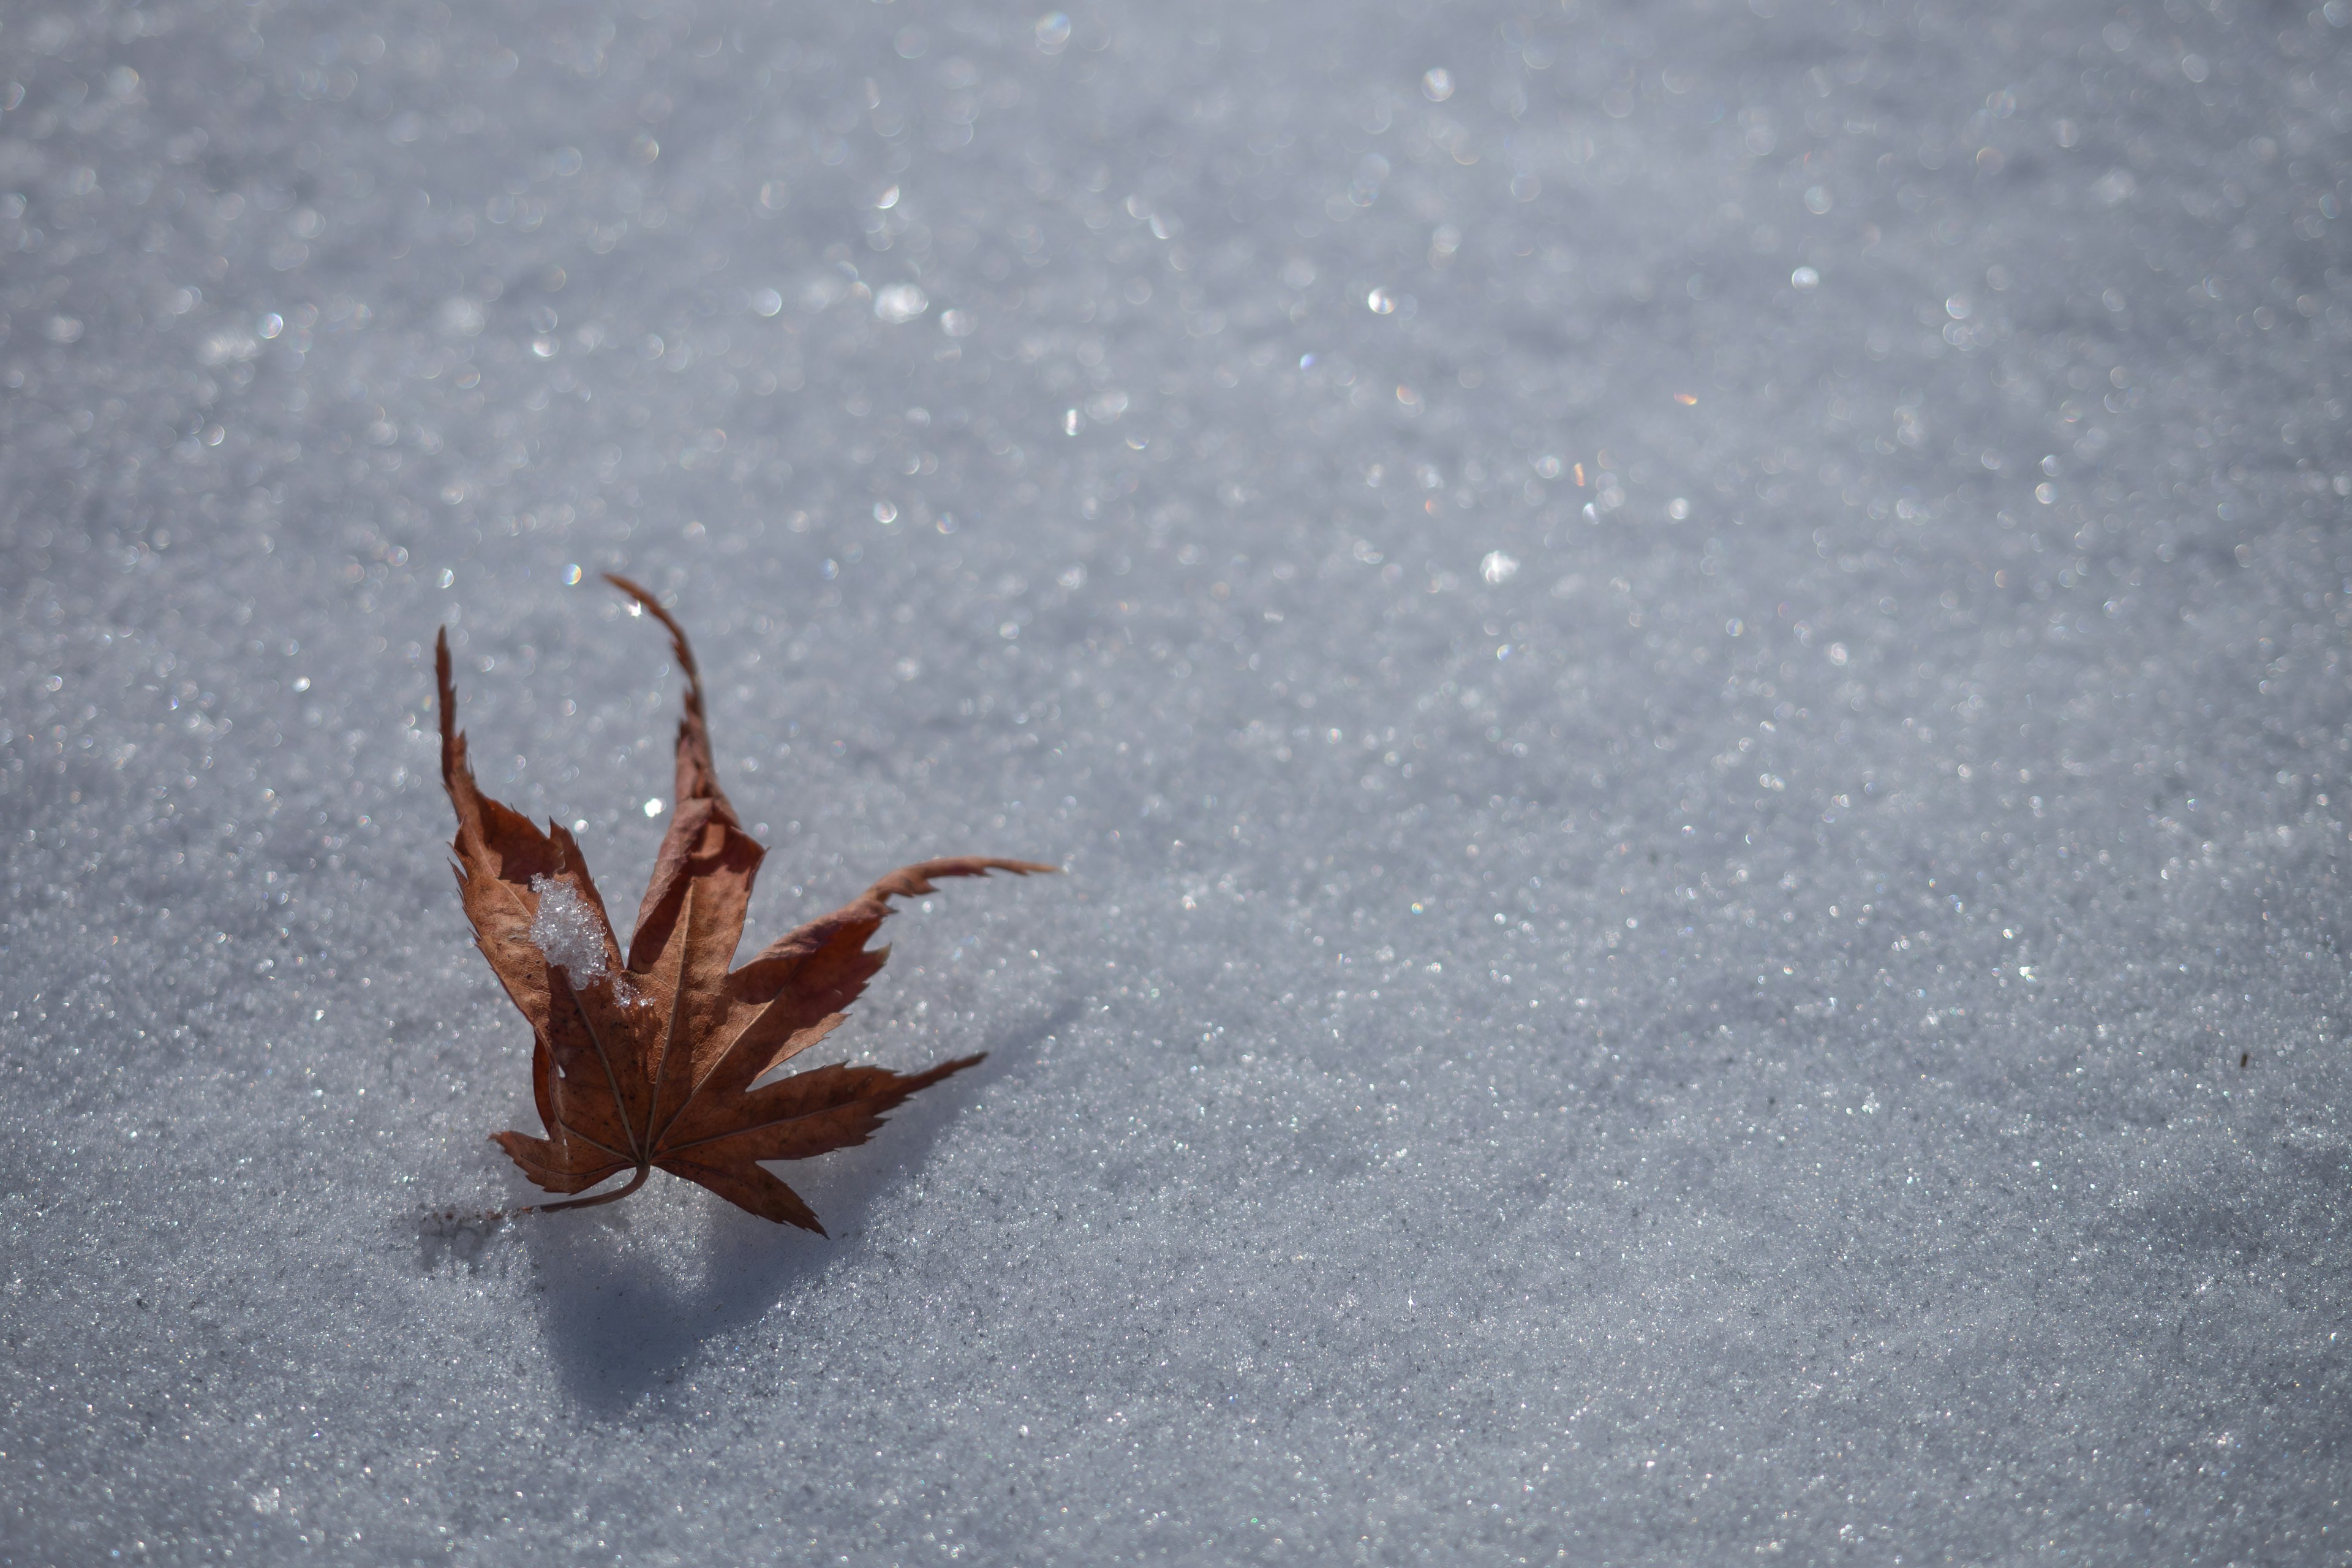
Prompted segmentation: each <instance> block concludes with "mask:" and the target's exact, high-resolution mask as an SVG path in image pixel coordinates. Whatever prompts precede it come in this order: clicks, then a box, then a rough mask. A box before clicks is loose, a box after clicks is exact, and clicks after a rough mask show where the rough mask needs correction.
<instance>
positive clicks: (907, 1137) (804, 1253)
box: [524, 1001, 1080, 1416]
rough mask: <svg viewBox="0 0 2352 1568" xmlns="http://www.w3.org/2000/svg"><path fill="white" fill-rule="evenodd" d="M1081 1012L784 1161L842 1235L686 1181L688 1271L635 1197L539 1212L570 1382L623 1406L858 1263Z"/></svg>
mask: <svg viewBox="0 0 2352 1568" xmlns="http://www.w3.org/2000/svg"><path fill="white" fill-rule="evenodd" d="M1079 1009H1080V1005H1079V1004H1078V1003H1076V1002H1075V1001H1072V1002H1065V1003H1064V1004H1062V1005H1060V1006H1058V1007H1056V1008H1055V1010H1054V1011H1053V1012H1052V1013H1051V1014H1049V1015H1048V1016H1045V1018H1044V1019H1042V1020H1040V1021H1037V1022H1035V1023H1030V1024H1024V1025H1022V1026H1019V1027H1017V1028H1013V1029H1011V1030H1008V1031H1007V1032H1006V1033H1005V1034H1004V1035H1003V1036H1002V1037H999V1038H998V1039H996V1040H995V1041H993V1042H991V1043H990V1044H989V1045H988V1046H987V1047H986V1049H987V1051H988V1059H987V1060H986V1061H984V1062H982V1063H981V1064H980V1065H979V1066H978V1067H976V1068H971V1069H969V1070H967V1071H965V1072H962V1073H960V1074H958V1075H957V1076H956V1077H954V1078H952V1079H949V1080H948V1081H947V1082H945V1083H943V1084H940V1085H938V1086H937V1087H935V1088H934V1089H930V1090H929V1092H927V1093H924V1094H921V1095H918V1096H917V1097H916V1098H915V1099H913V1100H909V1101H908V1103H907V1104H906V1105H905V1106H904V1107H902V1108H901V1109H900V1110H898V1111H896V1112H894V1113H893V1114H892V1116H891V1118H890V1121H889V1122H888V1123H887V1125H886V1126H885V1127H884V1128H883V1129H882V1131H879V1132H877V1134H876V1135H875V1137H874V1140H873V1142H869V1143H866V1144H865V1145H863V1146H862V1147H859V1148H856V1149H845V1150H839V1151H836V1152H834V1153H831V1154H827V1155H825V1156H824V1157H823V1158H822V1159H820V1160H816V1161H811V1162H808V1163H805V1164H790V1165H778V1166H777V1167H776V1169H777V1173H779V1174H781V1175H782V1176H783V1177H784V1178H785V1179H786V1180H787V1181H790V1182H791V1183H792V1184H793V1185H794V1186H795V1187H796V1188H798V1189H799V1190H800V1192H801V1193H802V1194H803V1196H804V1197H806V1198H807V1199H808V1201H809V1203H810V1205H811V1206H812V1207H814V1209H815V1210H816V1211H817V1214H818V1216H819V1217H820V1218H822V1219H823V1220H824V1225H825V1228H826V1229H827V1230H828V1231H830V1232H831V1233H832V1238H831V1239H830V1240H828V1239H827V1238H825V1237H818V1236H812V1235H810V1234H808V1233H807V1232H804V1231H799V1230H793V1229H791V1228H788V1227H786V1226H776V1225H771V1224H769V1223H767V1222H766V1221H764V1220H761V1219H759V1218H757V1217H755V1216H753V1215H748V1214H745V1213H743V1212H742V1211H741V1210H740V1209H737V1208H734V1207H731V1206H730V1205H727V1204H726V1203H724V1202H722V1201H720V1200H719V1199H718V1198H716V1197H713V1196H710V1195H709V1194H705V1193H703V1192H701V1191H700V1190H699V1189H698V1188H693V1187H691V1186H688V1185H687V1184H678V1185H679V1186H680V1187H681V1188H682V1189H683V1190H684V1191H685V1192H686V1193H688V1194H690V1197H689V1199H688V1208H687V1210H686V1212H687V1213H688V1214H698V1215H700V1216H701V1219H702V1223H703V1224H704V1226H705V1234H704V1237H703V1239H702V1243H701V1247H700V1252H701V1257H700V1262H701V1277H700V1278H699V1279H681V1278H680V1277H679V1276H678V1273H677V1268H676V1259H677V1246H676V1245H675V1238H674V1237H672V1236H670V1235H667V1234H663V1233H662V1232H661V1231H660V1228H659V1227H658V1226H647V1225H646V1224H645V1222H644V1219H643V1216H642V1215H641V1214H640V1215H632V1214H630V1213H629V1212H627V1211H628V1210H629V1209H630V1208H631V1206H632V1205H631V1204H615V1205H611V1206H609V1207H605V1208H597V1209H588V1210H583V1211H580V1212H577V1213H574V1214H559V1215H544V1216H540V1219H539V1223H536V1224H533V1225H531V1226H529V1227H528V1228H527V1231H526V1234H525V1237H524V1245H525V1247H527V1248H528V1249H529V1251H530V1257H531V1261H532V1263H533V1266H534V1267H535V1268H536V1269H537V1273H538V1279H539V1280H540V1282H541V1289H542V1291H543V1292H544V1294H543V1295H542V1296H541V1301H542V1303H543V1306H542V1310H543V1313H544V1321H545V1325H546V1329H547V1337H548V1342H549V1346H550V1349H551V1352H552V1355H553V1359H554V1362H555V1364H556V1367H557V1370H558V1373H559V1374H560V1375H561V1377H562V1382H563V1384H564V1386H565V1388H566V1390H567V1391H568V1392H569V1393H570V1394H572V1397H574V1398H575V1399H577V1400H578V1401H579V1402H580V1403H581V1405H583V1406H584V1407H586V1409H587V1410H588V1411H589V1412H590V1413H591V1414H593V1415H599V1416H613V1415H621V1414H622V1413H624V1412H625V1411H627V1410H628V1409H630V1408H631V1407H632V1406H634V1405H636V1404H637V1403H638V1402H639V1400H641V1399H642V1398H643V1397H644V1396H645V1395H646V1394H649V1393H652V1392H653V1391H654V1390H656V1388H658V1387H660V1386H662V1385H664V1384H668V1383H671V1382H675V1381H676V1380H677V1377H678V1375H679V1374H680V1373H681V1372H682V1371H683V1370H684V1369H685V1367H686V1366H687V1364H688V1363H690V1362H691V1361H692V1359H693V1358H694V1356H695V1355H696V1353H697V1352H698V1351H699V1350H700V1349H701V1347H702V1345H703V1344H704V1343H705V1342H708V1341H709V1340H711V1339H714V1338H717V1337H719V1336H721V1335H724V1334H727V1333H730V1332H731V1331H736V1330H739V1329H741V1328H744V1327H746V1326H748V1325H750V1324H751V1323H754V1322H757V1321H759V1320H760V1319H761V1317H763V1316H765V1315H766V1314H767V1312H768V1311H769V1310H770V1309H771V1308H772V1307H773V1306H775V1304H776V1303H777V1302H778V1301H780V1300H783V1299H785V1298H786V1297H788V1296H790V1295H791V1294H793V1292H794V1291H796V1290H798V1289H802V1288H803V1286H805V1285H806V1284H807V1283H808V1282H809V1281H811V1280H813V1279H815V1278H816V1277H817V1276H818V1275H820V1274H822V1273H824V1271H825V1270H827V1269H832V1268H846V1267H849V1266H852V1265H853V1264H855V1263H856V1261H857V1260H858V1259H859V1258H861V1257H863V1256H864V1255H865V1252H866V1220H867V1216H868V1215H869V1214H870V1213H871V1211H872V1209H873V1207H874V1204H875V1200H876V1199H877V1198H878V1197H879V1196H881V1194H883V1193H885V1192H886V1191H887V1190H889V1189H890V1188H892V1187H893V1186H895V1185H897V1184H899V1183H900V1182H902V1181H904V1180H905V1178H906V1177H907V1176H908V1174H909V1173H912V1172H913V1171H915V1170H917V1169H919V1167H920V1166H921V1164H922V1163H923V1162H924V1161H925V1160H926V1159H928V1158H929V1154H930V1152H931V1149H932V1147H933V1146H934V1145H935V1144H936V1143H937V1142H938V1141H939V1139H940V1135H941V1134H942V1133H944V1132H945V1131H946V1130H947V1128H948V1126H949V1124H950V1122H951V1121H953V1120H954V1119H955V1118H956V1117H957V1116H958V1115H960V1114H961V1112H962V1110H963V1109H964V1107H966V1106H967V1105H969V1104H971V1102H972V1101H973V1100H975V1099H977V1098H978V1097H979V1096H980V1095H981V1094H982V1092H984V1091H985V1090H986V1089H987V1088H988V1087H989V1086H990V1085H991V1084H992V1083H995V1082H998V1081H1000V1080H1002V1079H1006V1078H1009V1077H1013V1076H1014V1075H1016V1074H1017V1073H1018V1072H1019V1071H1020V1069H1021V1068H1024V1067H1026V1066H1027V1065H1028V1064H1029V1063H1030V1062H1031V1061H1032V1060H1033V1059H1034V1058H1035V1055H1036V1051H1037V1047H1038V1046H1039V1044H1040V1043H1041V1042H1043V1041H1044V1039H1045V1037H1047V1036H1049V1035H1051V1034H1053V1033H1055V1031H1056V1030H1058V1029H1060V1028H1061V1027H1063V1026H1065V1025H1066V1024H1067V1023H1068V1022H1069V1021H1070V1020H1071V1019H1073V1018H1075V1017H1076V1016H1077V1014H1078V1012H1079ZM662 1179H664V1180H667V1179H668V1178H666V1177H665V1178H662ZM633 1202H634V1200H633Z"/></svg>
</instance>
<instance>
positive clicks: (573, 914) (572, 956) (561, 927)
mask: <svg viewBox="0 0 2352 1568" xmlns="http://www.w3.org/2000/svg"><path fill="white" fill-rule="evenodd" d="M647 815H648V816H650V815H652V814H651V813H647ZM530 890H531V891H532V892H533V893H535V894H537V895H538V896H539V908H538V909H536V910H532V911H531V917H530V931H528V932H527V933H526V934H527V935H528V936H529V937H530V942H531V945H532V946H533V947H536V948H538V949H539V951H540V952H542V953H545V954H546V955H547V962H548V963H551V964H553V965H555V967H556V968H558V969H561V970H562V971H563V978H564V981H565V983H566V984H570V985H571V986H572V987H573V988H574V989H577V988H579V987H581V986H583V985H593V984H596V982H598V981H599V980H602V979H604V974H605V958H604V931H602V930H601V929H600V927H599V926H598V923H597V920H596V915H595V911H594V910H591V909H590V908H589V907H588V900H585V899H583V898H582V897H581V896H580V894H579V891H578V890H577V889H574V888H573V887H572V884H571V883H569V882H566V881H562V880H560V879H557V878H554V877H533V878H532V879H530Z"/></svg>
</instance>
